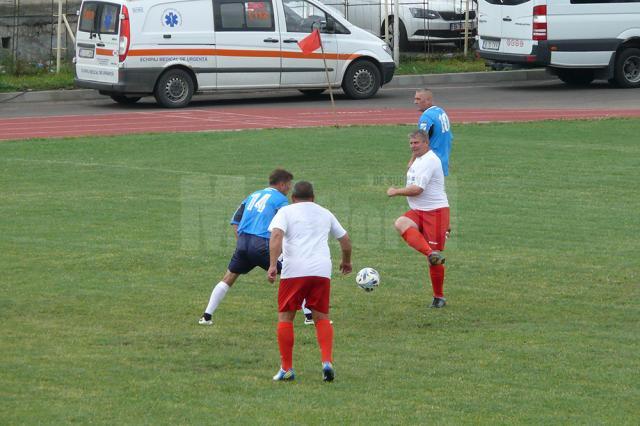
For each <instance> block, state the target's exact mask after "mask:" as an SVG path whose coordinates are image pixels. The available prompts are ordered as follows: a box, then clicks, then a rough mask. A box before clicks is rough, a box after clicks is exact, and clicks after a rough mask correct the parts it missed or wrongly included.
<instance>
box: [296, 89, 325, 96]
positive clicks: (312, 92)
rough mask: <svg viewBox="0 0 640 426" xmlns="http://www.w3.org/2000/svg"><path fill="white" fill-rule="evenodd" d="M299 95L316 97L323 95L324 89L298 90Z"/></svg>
mask: <svg viewBox="0 0 640 426" xmlns="http://www.w3.org/2000/svg"><path fill="white" fill-rule="evenodd" d="M299 90H300V93H302V94H303V95H305V96H318V95H321V94H323V93H324V91H325V90H326V89H299Z"/></svg>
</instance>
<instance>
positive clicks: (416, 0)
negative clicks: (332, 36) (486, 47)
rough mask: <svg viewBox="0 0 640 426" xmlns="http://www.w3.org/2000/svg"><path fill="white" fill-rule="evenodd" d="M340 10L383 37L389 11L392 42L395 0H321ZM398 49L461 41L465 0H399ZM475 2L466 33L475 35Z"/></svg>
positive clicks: (391, 38)
mask: <svg viewBox="0 0 640 426" xmlns="http://www.w3.org/2000/svg"><path fill="white" fill-rule="evenodd" d="M323 1H324V3H325V4H329V5H331V6H333V7H334V8H336V9H337V10H339V11H340V12H341V13H342V14H344V15H345V17H346V18H347V19H348V20H349V22H351V23H353V24H355V25H357V26H359V27H360V28H363V29H365V30H367V31H369V32H371V33H372V34H375V35H377V36H378V37H384V35H385V25H386V21H387V15H386V13H385V11H387V12H388V13H389V18H388V20H389V36H390V40H391V44H393V41H392V40H393V37H392V36H393V34H394V25H395V22H396V17H395V9H394V3H393V1H392V0H388V8H387V9H385V3H384V2H385V0H348V1H346V0H323ZM398 9H399V22H400V40H399V42H400V43H399V44H400V49H402V50H404V49H406V48H407V47H408V45H409V43H410V42H421V43H424V42H427V43H451V42H454V43H457V44H462V43H464V32H465V12H466V0H399V3H398ZM476 10H477V3H476V2H475V1H470V2H469V16H468V18H469V20H468V21H466V22H468V24H467V26H468V28H469V31H468V36H469V37H470V38H473V37H475V34H476V28H477V23H476V22H477V21H476Z"/></svg>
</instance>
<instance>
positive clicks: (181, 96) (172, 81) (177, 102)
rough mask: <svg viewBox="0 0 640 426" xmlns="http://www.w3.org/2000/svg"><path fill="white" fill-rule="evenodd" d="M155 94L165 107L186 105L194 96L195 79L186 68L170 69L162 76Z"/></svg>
mask: <svg viewBox="0 0 640 426" xmlns="http://www.w3.org/2000/svg"><path fill="white" fill-rule="evenodd" d="M154 94H155V97H156V101H158V103H159V104H160V105H162V106H163V107H166V108H182V107H185V106H187V105H188V104H189V102H190V101H191V97H192V96H193V79H192V78H191V75H189V73H188V72H186V71H184V70H181V69H172V70H169V71H167V72H165V73H164V74H162V76H160V79H159V80H158V83H157V84H156V90H155V92H154Z"/></svg>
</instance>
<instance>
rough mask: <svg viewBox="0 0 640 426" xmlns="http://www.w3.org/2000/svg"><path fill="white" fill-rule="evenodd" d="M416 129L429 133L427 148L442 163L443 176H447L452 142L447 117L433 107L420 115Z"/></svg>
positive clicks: (440, 110) (444, 113)
mask: <svg viewBox="0 0 640 426" xmlns="http://www.w3.org/2000/svg"><path fill="white" fill-rule="evenodd" d="M418 129H420V130H424V131H425V132H427V133H429V147H430V148H431V150H432V151H433V152H435V153H436V155H437V156H438V158H440V160H441V161H442V171H443V173H444V175H445V176H449V154H450V153H451V142H452V141H453V133H452V132H451V123H450V122H449V116H448V115H447V113H446V112H445V111H444V110H443V109H442V108H440V107H439V106H435V105H434V106H432V107H431V108H428V109H427V110H425V111H424V112H423V113H422V115H421V116H420V120H418Z"/></svg>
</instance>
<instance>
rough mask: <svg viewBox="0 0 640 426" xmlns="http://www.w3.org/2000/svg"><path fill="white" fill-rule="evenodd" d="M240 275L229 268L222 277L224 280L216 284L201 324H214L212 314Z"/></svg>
mask: <svg viewBox="0 0 640 426" xmlns="http://www.w3.org/2000/svg"><path fill="white" fill-rule="evenodd" d="M239 276H240V274H236V273H235V272H231V271H229V270H228V269H227V272H225V274H224V277H222V281H220V282H219V283H218V284H216V286H215V287H214V288H213V291H212V292H211V297H209V304H208V305H207V308H206V309H205V310H204V314H202V318H200V321H199V322H200V324H203V325H211V324H212V321H211V316H212V315H213V312H214V311H215V310H216V309H217V308H218V305H219V304H220V302H222V299H224V296H226V294H227V291H229V289H230V288H231V286H232V285H233V284H234V283H235V282H236V280H237V279H238V277H239Z"/></svg>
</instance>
